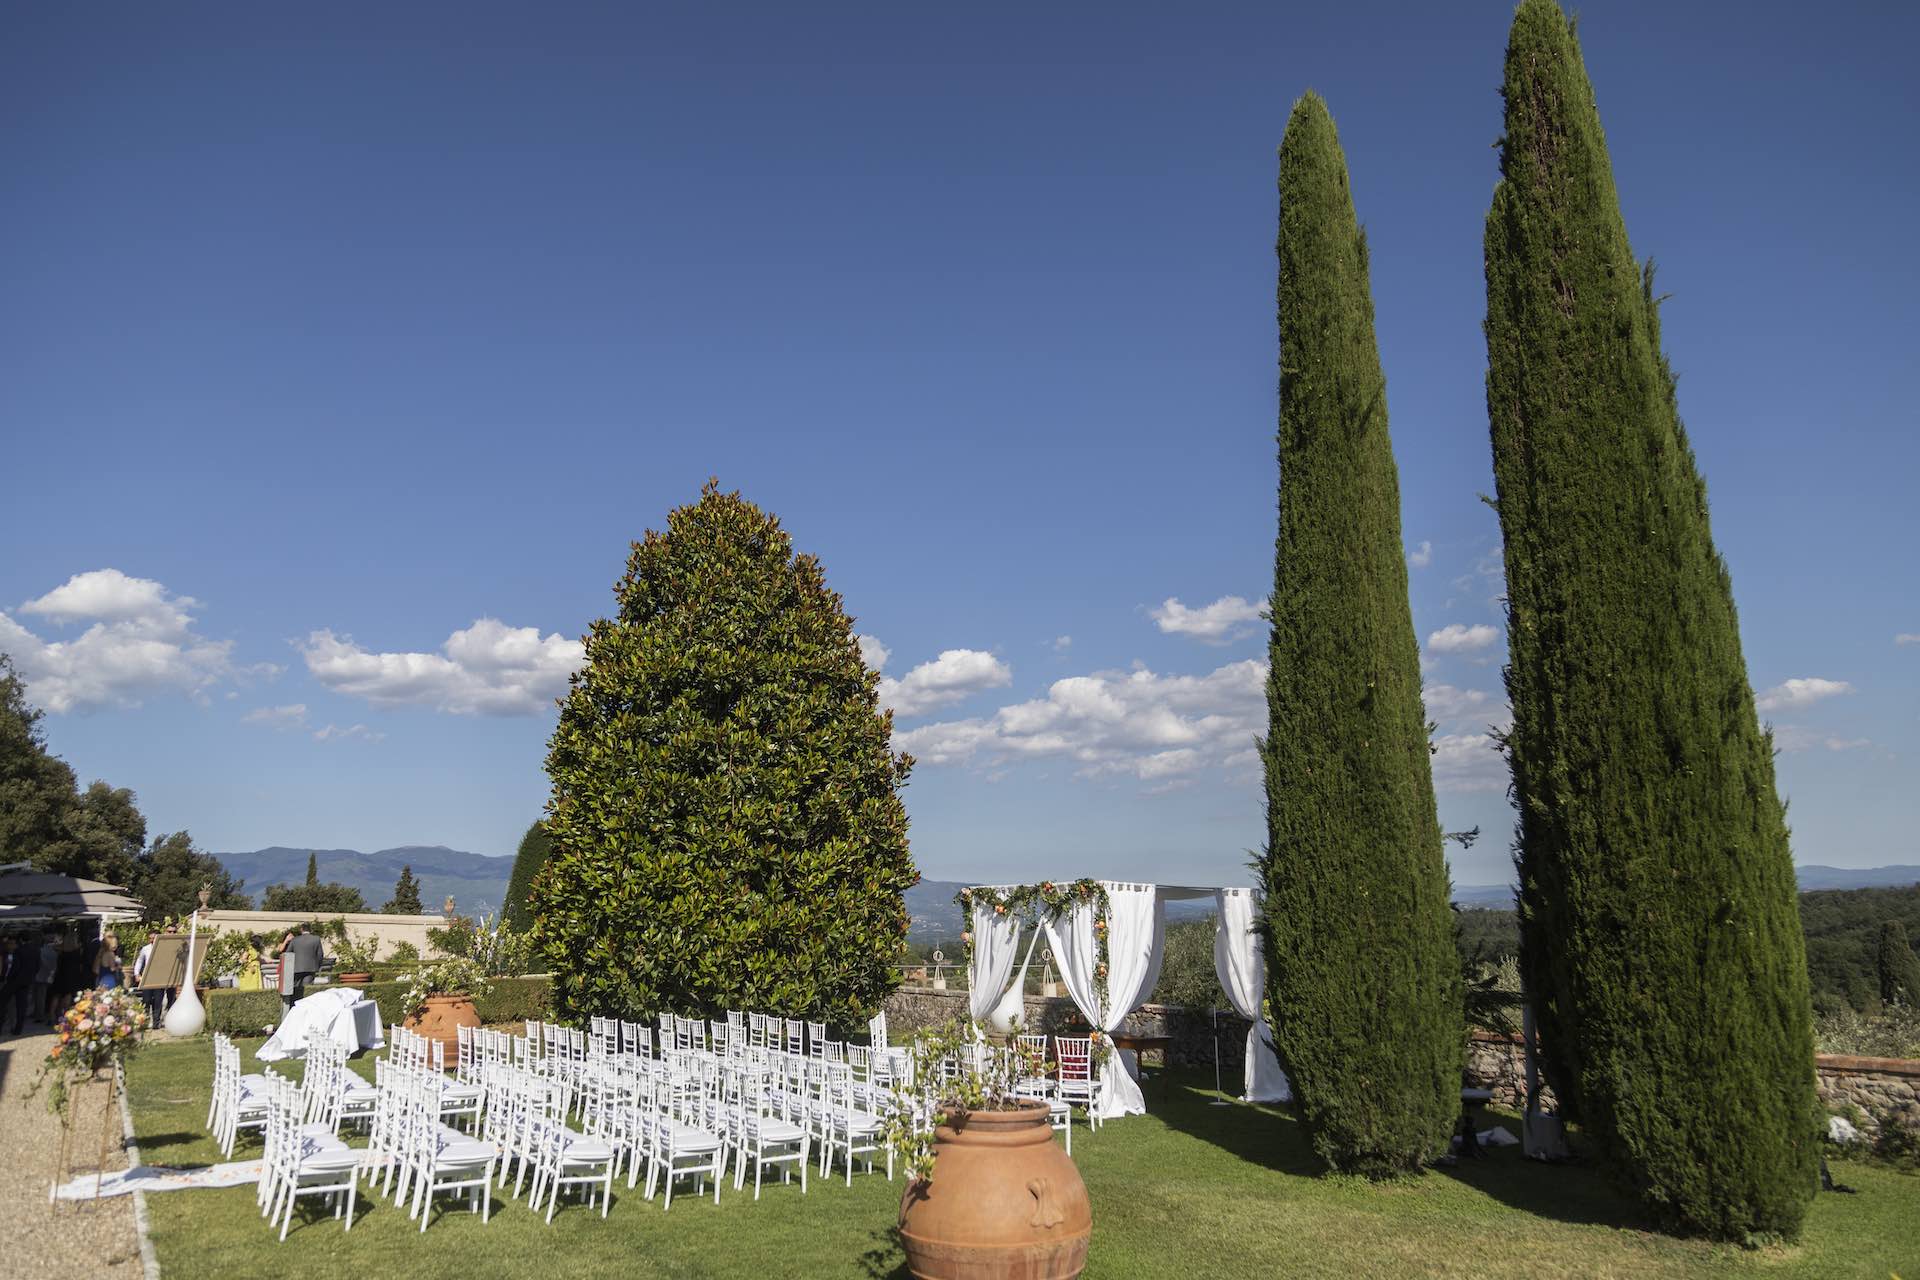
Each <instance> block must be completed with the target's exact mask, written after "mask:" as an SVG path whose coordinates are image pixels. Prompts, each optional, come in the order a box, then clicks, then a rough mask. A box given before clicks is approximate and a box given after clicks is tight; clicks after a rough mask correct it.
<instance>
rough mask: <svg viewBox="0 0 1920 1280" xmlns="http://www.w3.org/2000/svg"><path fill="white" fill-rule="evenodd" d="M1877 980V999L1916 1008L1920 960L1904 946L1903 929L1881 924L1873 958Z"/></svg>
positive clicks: (1919, 996)
mask: <svg viewBox="0 0 1920 1280" xmlns="http://www.w3.org/2000/svg"><path fill="white" fill-rule="evenodd" d="M1874 959H1875V966H1874V967H1875V969H1876V970H1877V976H1878V977H1879V979H1880V999H1881V1000H1883V1001H1884V1002H1886V1003H1887V1004H1895V1003H1899V1004H1911V1005H1920V957H1915V955H1914V954H1913V948H1912V947H1911V946H1909V945H1908V943H1907V930H1906V926H1905V925H1903V924H1901V923H1900V922H1899V921H1898V920H1886V921H1882V922H1881V925H1880V947H1879V952H1878V954H1877V955H1876V956H1875V957H1874Z"/></svg>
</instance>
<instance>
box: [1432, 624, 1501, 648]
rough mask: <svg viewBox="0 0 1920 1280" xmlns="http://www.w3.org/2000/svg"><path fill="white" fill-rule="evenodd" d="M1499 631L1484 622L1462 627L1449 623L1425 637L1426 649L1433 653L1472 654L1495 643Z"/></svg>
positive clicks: (1498, 637) (1497, 639)
mask: <svg viewBox="0 0 1920 1280" xmlns="http://www.w3.org/2000/svg"><path fill="white" fill-rule="evenodd" d="M1499 639H1500V630H1499V628H1497V627H1490V626H1488V625H1487V624H1486V623H1484V622H1476V623H1475V624H1474V625H1472V626H1470V627H1468V626H1462V625H1461V624H1460V623H1458V622H1454V623H1450V624H1448V625H1447V626H1444V627H1442V628H1440V629H1439V630H1438V631H1436V632H1434V633H1433V634H1432V635H1429V636H1428V637H1427V648H1428V649H1430V650H1432V651H1433V652H1435V653H1473V652H1475V651H1477V650H1480V649H1484V648H1486V647H1487V646H1488V645H1491V644H1494V643H1497V642H1498V641H1499Z"/></svg>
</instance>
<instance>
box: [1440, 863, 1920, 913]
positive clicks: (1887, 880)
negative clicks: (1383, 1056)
mask: <svg viewBox="0 0 1920 1280" xmlns="http://www.w3.org/2000/svg"><path fill="white" fill-rule="evenodd" d="M1794 874H1795V876H1796V877H1798V879H1799V881H1800V892H1802V893H1811V892H1813V891H1814V890H1815V889H1897V888H1902V887H1904V886H1906V885H1910V884H1920V866H1910V865H1907V864H1904V863H1902V864H1897V865H1894V866H1887V867H1823V866H1820V865H1819V864H1817V863H1809V864H1808V865H1806V866H1803V867H1795V868H1794ZM1513 893H1514V888H1513V886H1512V885H1510V884H1459V885H1455V886H1454V887H1453V900H1454V902H1455V903H1457V904H1458V905H1460V906H1463V907H1486V908H1492V909H1495V910H1511V909H1512V908H1513Z"/></svg>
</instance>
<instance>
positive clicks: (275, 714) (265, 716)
mask: <svg viewBox="0 0 1920 1280" xmlns="http://www.w3.org/2000/svg"><path fill="white" fill-rule="evenodd" d="M240 723H241V724H257V725H264V726H266V727H267V728H269V729H304V728H306V727H307V704H306V703H304V702H293V703H289V704H287V705H286V706H284V707H255V708H254V709H253V710H251V711H249V712H247V714H245V715H243V716H241V717H240Z"/></svg>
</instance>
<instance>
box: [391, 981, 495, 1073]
mask: <svg viewBox="0 0 1920 1280" xmlns="http://www.w3.org/2000/svg"><path fill="white" fill-rule="evenodd" d="M479 1025H480V1013H479V1011H478V1010H477V1009H475V1008H474V1007H473V997H472V996H467V995H453V996H428V997H427V1003H426V1004H425V1005H424V1006H422V1007H421V1009H420V1012H418V1013H416V1014H414V1015H413V1016H412V1017H411V1018H408V1019H407V1021H406V1023H405V1026H406V1028H407V1030H409V1031H417V1032H419V1033H420V1035H422V1036H424V1037H425V1038H426V1039H428V1040H437V1041H439V1042H440V1044H441V1045H443V1046H444V1047H445V1049H446V1055H447V1065H448V1066H452V1065H453V1064H454V1063H455V1062H457V1061H458V1060H459V1055H460V1032H459V1031H458V1028H460V1027H477V1026H479Z"/></svg>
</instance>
